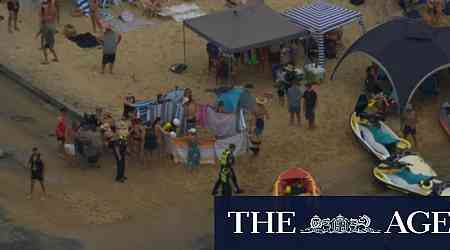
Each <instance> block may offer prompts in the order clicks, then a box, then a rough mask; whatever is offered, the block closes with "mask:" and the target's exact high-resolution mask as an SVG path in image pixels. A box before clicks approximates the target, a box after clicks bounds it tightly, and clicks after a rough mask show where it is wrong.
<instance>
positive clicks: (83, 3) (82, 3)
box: [76, 0, 91, 16]
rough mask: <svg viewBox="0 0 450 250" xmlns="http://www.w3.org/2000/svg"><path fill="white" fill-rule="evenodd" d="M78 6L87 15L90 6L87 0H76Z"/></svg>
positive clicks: (89, 11)
mask: <svg viewBox="0 0 450 250" xmlns="http://www.w3.org/2000/svg"><path fill="white" fill-rule="evenodd" d="M76 4H77V6H78V8H79V9H80V10H81V12H83V15H85V16H89V15H90V13H91V8H90V6H89V0H76Z"/></svg>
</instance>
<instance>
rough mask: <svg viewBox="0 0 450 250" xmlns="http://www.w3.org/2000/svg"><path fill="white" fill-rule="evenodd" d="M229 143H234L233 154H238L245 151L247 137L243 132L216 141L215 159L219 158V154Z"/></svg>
mask: <svg viewBox="0 0 450 250" xmlns="http://www.w3.org/2000/svg"><path fill="white" fill-rule="evenodd" d="M230 144H234V145H236V149H235V151H234V155H235V156H240V155H243V154H245V153H247V149H248V138H247V136H246V135H245V134H244V133H240V134H237V135H235V136H231V137H228V138H225V139H220V140H217V141H216V143H215V145H214V150H215V153H216V157H217V159H220V156H221V155H222V153H223V151H224V150H225V149H227V148H228V146H229V145H230Z"/></svg>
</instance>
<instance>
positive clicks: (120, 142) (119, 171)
mask: <svg viewBox="0 0 450 250" xmlns="http://www.w3.org/2000/svg"><path fill="white" fill-rule="evenodd" d="M116 136H117V134H116ZM112 149H113V153H114V158H116V165H117V168H116V181H117V182H122V183H123V182H125V181H126V180H127V179H128V178H127V177H125V160H126V159H125V156H126V154H127V141H126V140H125V139H124V138H120V137H117V138H115V140H114V141H113V142H112Z"/></svg>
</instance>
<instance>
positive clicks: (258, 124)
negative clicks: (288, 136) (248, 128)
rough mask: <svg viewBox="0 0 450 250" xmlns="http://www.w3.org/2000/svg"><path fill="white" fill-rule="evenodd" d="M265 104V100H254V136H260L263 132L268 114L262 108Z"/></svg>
mask: <svg viewBox="0 0 450 250" xmlns="http://www.w3.org/2000/svg"><path fill="white" fill-rule="evenodd" d="M266 103H267V100H266V99H265V98H260V97H257V98H256V108H255V111H254V118H255V134H256V136H261V135H262V133H263V132H264V124H265V119H269V118H270V117H269V112H267V109H266V107H265V106H264V105H265V104H266Z"/></svg>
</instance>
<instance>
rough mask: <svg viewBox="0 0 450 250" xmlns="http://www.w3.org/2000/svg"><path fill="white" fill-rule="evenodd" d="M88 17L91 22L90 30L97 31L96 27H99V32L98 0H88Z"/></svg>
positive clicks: (100, 26)
mask: <svg viewBox="0 0 450 250" xmlns="http://www.w3.org/2000/svg"><path fill="white" fill-rule="evenodd" d="M89 6H90V8H91V13H90V18H91V22H92V30H93V31H94V33H97V27H98V28H99V29H100V32H102V25H101V23H100V20H99V7H98V6H99V3H98V0H90V5H89Z"/></svg>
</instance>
